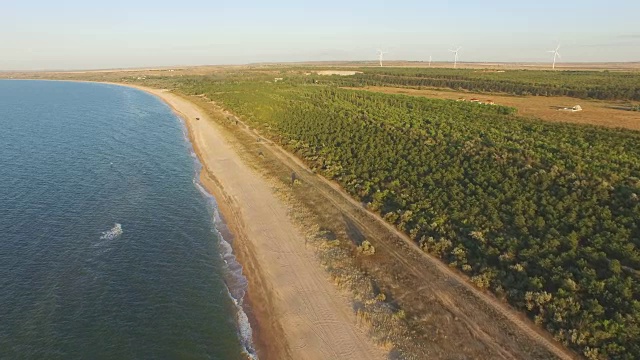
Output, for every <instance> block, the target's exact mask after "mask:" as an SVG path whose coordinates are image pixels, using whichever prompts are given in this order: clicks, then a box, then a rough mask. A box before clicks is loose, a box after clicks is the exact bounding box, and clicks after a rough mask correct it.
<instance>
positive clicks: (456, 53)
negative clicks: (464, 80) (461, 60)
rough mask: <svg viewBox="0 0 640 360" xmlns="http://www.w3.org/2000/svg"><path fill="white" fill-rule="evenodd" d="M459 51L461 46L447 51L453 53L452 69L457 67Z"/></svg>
mask: <svg viewBox="0 0 640 360" xmlns="http://www.w3.org/2000/svg"><path fill="white" fill-rule="evenodd" d="M460 49H462V47H461V46H458V48H457V49H455V50H451V49H450V50H449V51H451V52H452V53H454V56H453V68H454V69H455V68H456V67H458V51H460Z"/></svg>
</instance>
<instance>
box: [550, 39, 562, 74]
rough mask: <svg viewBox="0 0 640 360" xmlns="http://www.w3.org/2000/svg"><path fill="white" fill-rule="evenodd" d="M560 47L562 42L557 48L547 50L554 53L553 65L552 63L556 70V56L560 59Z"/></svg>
mask: <svg viewBox="0 0 640 360" xmlns="http://www.w3.org/2000/svg"><path fill="white" fill-rule="evenodd" d="M558 49H560V44H558V46H557V47H556V49H555V50H549V51H547V52H550V53H553V65H551V68H552V69H554V70H555V68H556V58H558V59H560V58H561V56H560V53H559V52H558Z"/></svg>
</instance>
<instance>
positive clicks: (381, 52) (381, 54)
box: [378, 49, 389, 66]
mask: <svg viewBox="0 0 640 360" xmlns="http://www.w3.org/2000/svg"><path fill="white" fill-rule="evenodd" d="M388 53H389V52H387V51H382V50H380V49H378V61H379V62H380V66H382V57H383V56H384V54H388Z"/></svg>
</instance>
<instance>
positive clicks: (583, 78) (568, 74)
mask: <svg viewBox="0 0 640 360" xmlns="http://www.w3.org/2000/svg"><path fill="white" fill-rule="evenodd" d="M340 82H341V83H342V84H344V85H349V86H366V85H373V86H404V87H412V88H419V87H439V88H450V89H464V90H469V91H480V92H501V93H507V94H513V95H538V96H570V97H576V98H585V99H586V98H591V99H602V100H636V101H637V100H640V85H638V84H640V74H638V73H629V72H606V71H537V70H536V71H531V70H529V71H527V70H516V71H514V70H511V71H502V72H498V71H487V70H469V69H460V70H454V69H429V68H426V69H425V68H382V69H377V68H373V69H372V68H369V69H363V73H361V74H357V75H355V76H353V77H348V78H342V79H340Z"/></svg>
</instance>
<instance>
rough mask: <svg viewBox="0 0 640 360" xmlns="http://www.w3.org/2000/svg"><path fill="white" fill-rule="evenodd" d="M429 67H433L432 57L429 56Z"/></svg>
mask: <svg viewBox="0 0 640 360" xmlns="http://www.w3.org/2000/svg"><path fill="white" fill-rule="evenodd" d="M429 67H431V55H429Z"/></svg>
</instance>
